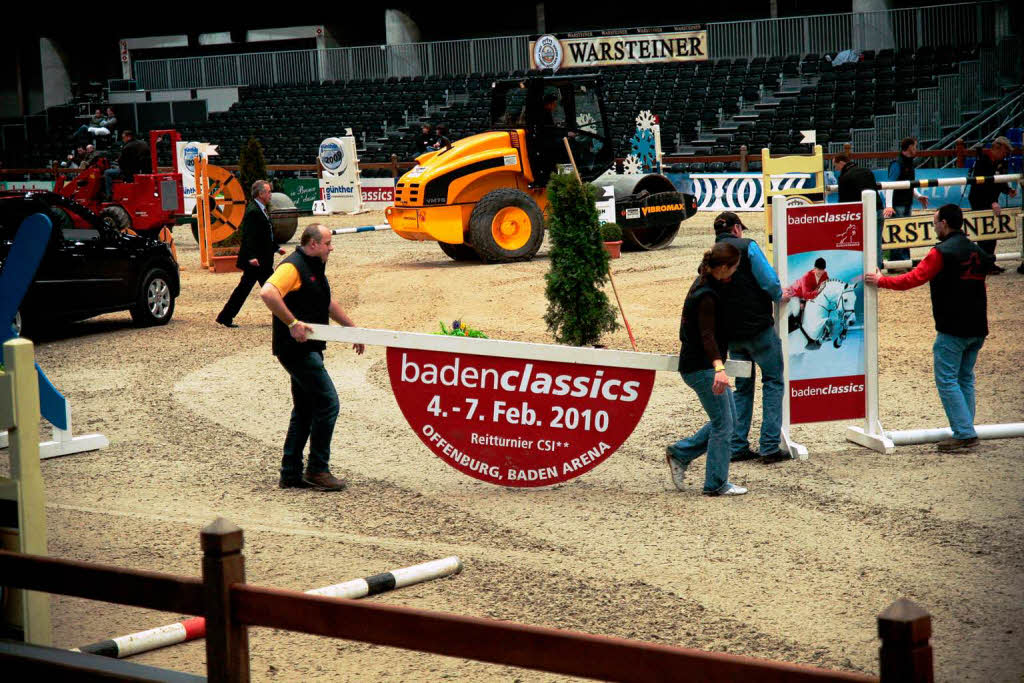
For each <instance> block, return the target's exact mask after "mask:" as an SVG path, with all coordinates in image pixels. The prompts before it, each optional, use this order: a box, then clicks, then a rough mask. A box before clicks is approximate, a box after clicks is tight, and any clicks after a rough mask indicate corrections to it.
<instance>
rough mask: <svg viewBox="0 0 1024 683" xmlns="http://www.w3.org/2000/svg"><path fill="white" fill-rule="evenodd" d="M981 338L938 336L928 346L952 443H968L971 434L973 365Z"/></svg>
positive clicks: (982, 341)
mask: <svg viewBox="0 0 1024 683" xmlns="http://www.w3.org/2000/svg"><path fill="white" fill-rule="evenodd" d="M984 343H985V338H984V337H954V336H953V335H951V334H945V333H943V332H939V334H938V335H937V336H936V337H935V345H934V346H932V357H933V359H934V362H935V386H936V387H937V388H938V390H939V399H941V400H942V409H943V410H945V411H946V419H947V420H949V426H950V427H951V428H952V430H953V438H954V439H972V438H974V437H976V436H977V435H978V432H976V431H974V363H975V362H976V361H977V360H978V351H980V350H981V346H982V344H984Z"/></svg>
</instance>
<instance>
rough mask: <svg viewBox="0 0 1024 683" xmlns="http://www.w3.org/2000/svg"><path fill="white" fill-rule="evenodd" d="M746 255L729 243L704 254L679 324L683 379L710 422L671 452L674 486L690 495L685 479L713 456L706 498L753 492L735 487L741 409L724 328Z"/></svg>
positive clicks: (706, 480) (668, 454)
mask: <svg viewBox="0 0 1024 683" xmlns="http://www.w3.org/2000/svg"><path fill="white" fill-rule="evenodd" d="M739 263H740V252H739V250H738V249H736V247H734V246H733V245H731V244H728V243H726V242H718V243H716V244H715V246H714V247H713V248H712V249H711V251H706V252H704V260H703V261H701V264H700V268H699V269H698V272H699V273H700V274H699V275H698V276H697V279H696V280H694V281H693V285H691V287H690V291H689V293H688V294H687V295H686V303H684V304H683V316H682V320H680V322H679V340H680V341H681V342H682V348H681V349H680V351H679V374H680V375H682V376H683V381H684V382H686V384H687V385H688V386H689V387H690V388H691V389H693V390H694V391H695V392H696V393H697V398H698V399H699V400H700V402H701V405H702V406H704V410H705V411H706V412H707V414H708V417H709V418H710V420H711V421H710V422H708V423H707V424H705V425H704V426H703V427H701V428H700V430H699V431H698V432H697V433H696V434H694V435H693V436H691V437H688V438H685V439H680V440H679V441H677V442H675V443H674V444H672V445H671V446H669V447H668V448H666V449H665V459H666V460H667V461H668V466H669V470H670V471H671V472H672V483H673V484H675V487H676V488H677V489H679V490H680V491H682V490H684V482H683V479H684V475H685V473H686V468H687V467H688V466H689V464H690V463H691V462H693V461H694V460H696V459H697V458H699V457H700V456H702V455H704V453H705V452H707V454H708V460H707V467H706V469H705V474H704V495H706V496H739V495H742V494H744V493H746V492H747V489H745V488H743V487H742V486H737V485H736V484H732V483H730V482H729V458H730V455H731V454H730V451H729V436H730V435H731V434H732V432H733V423H734V422H735V420H736V406H735V404H734V403H733V396H732V390H731V389H730V388H729V376H728V375H726V374H725V355H726V349H728V348H729V340H728V338H727V337H726V334H725V327H724V325H723V324H722V310H721V305H722V304H721V298H720V296H719V294H720V292H721V290H722V287H723V286H727V283H728V282H729V278H731V277H732V274H733V273H735V272H736V268H737V266H739Z"/></svg>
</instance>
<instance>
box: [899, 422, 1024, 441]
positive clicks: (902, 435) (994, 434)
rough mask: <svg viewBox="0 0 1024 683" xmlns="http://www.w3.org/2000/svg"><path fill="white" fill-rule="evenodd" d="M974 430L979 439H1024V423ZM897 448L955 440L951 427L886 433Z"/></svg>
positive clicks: (976, 428)
mask: <svg viewBox="0 0 1024 683" xmlns="http://www.w3.org/2000/svg"><path fill="white" fill-rule="evenodd" d="M974 430H975V431H976V432H978V438H979V439H982V440H984V439H1013V438H1019V437H1024V422H1009V423H1007V424H998V425H975V426H974ZM885 435H886V436H887V437H889V438H890V439H891V440H892V442H893V443H894V444H896V445H897V446H910V445H913V444H921V443H936V442H938V441H944V440H946V439H952V438H953V430H952V429H950V428H949V427H946V428H944V429H904V430H900V431H896V432H886V434H885Z"/></svg>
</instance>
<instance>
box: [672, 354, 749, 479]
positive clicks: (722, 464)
mask: <svg viewBox="0 0 1024 683" xmlns="http://www.w3.org/2000/svg"><path fill="white" fill-rule="evenodd" d="M679 374H681V375H682V376H683V381H684V382H686V384H687V386H689V387H690V388H691V389H693V390H694V391H695V392H697V398H699V399H700V404H701V405H702V406H704V411H705V412H706V413H707V414H708V417H709V418H711V421H710V422H708V423H707V424H705V425H704V426H703V427H701V428H700V429H699V430H698V431H697V433H696V434H694V435H693V436H691V437H689V438H686V439H680V440H679V441H676V442H675V443H674V444H672V445H671V446H669V451H670V452H671V454H672V457H674V458H675V459H676V460H678V461H679V462H681V463H683V464H684V465H688V464H690V462H692V461H694V460H696V459H697V458H699V457H700V456H702V455H704V453H705V452H707V454H708V460H707V467H706V468H705V470H704V490H705V491H706V492H709V493H711V492H714V491H720V490H721V489H723V488H725V485H726V484H727V483H729V460H730V458H731V456H732V453H731V452H730V451H729V435H730V434H732V430H733V424H734V422H735V420H736V406H735V404H734V403H733V398H732V390H731V389H726V390H725V392H724V393H722V394H715V393H714V392H713V391H711V387H712V386H713V385H714V383H715V371H714V370H696V371H694V372H688V373H686V374H683V373H679Z"/></svg>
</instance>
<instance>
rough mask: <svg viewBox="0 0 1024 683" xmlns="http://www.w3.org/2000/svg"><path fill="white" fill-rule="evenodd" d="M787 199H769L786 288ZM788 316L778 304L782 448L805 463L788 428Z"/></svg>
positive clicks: (775, 256) (779, 269) (775, 258)
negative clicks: (780, 352) (780, 356)
mask: <svg viewBox="0 0 1024 683" xmlns="http://www.w3.org/2000/svg"><path fill="white" fill-rule="evenodd" d="M786 213H787V208H786V197H785V195H779V194H777V195H775V196H774V197H772V239H773V246H774V248H773V249H772V260H773V261H774V262H775V264H774V265H775V272H776V273H777V274H778V276H779V282H780V283H782V287H783V288H785V287H786V285H787V283H788V282H789V257H788V253H789V251H788V240H789V235H788V233H787V231H786V220H787V219H786ZM788 318H789V316H788V315H787V314H786V305H784V304H782V303H781V302H779V303H778V304H776V305H775V331H776V332H777V333H778V335H779V340H780V341H781V342H782V435H781V436H782V448H783V449H784V450H786V451H788V452H789V455H790V457H794V458H799V459H800V460H806V459H807V448H806V447H804V446H802V445H801V444H798V443H795V442H794V441H793V439H792V437H791V436H790V424H789V419H790V416H789V319H788Z"/></svg>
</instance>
